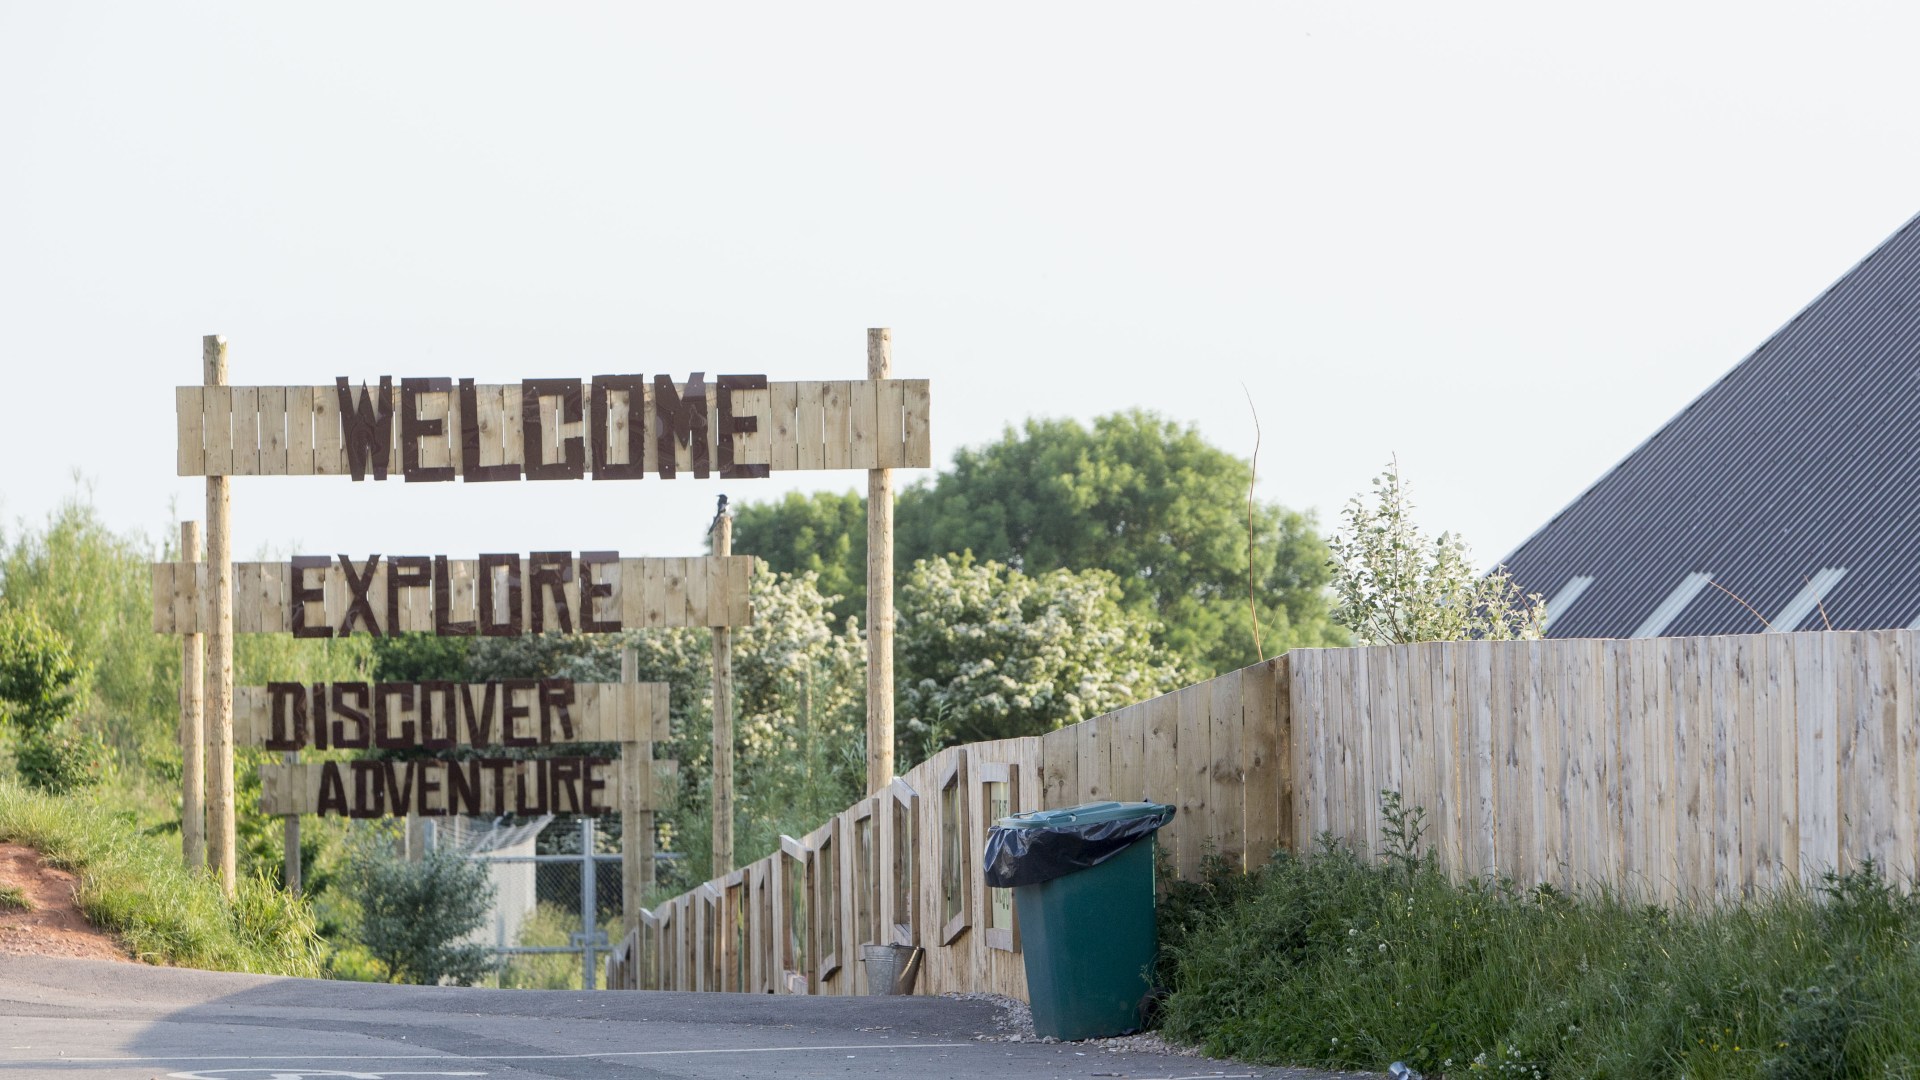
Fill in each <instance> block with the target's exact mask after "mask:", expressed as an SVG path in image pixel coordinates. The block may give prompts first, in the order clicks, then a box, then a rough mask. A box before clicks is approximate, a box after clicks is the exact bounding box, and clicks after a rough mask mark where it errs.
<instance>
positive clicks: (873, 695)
mask: <svg viewBox="0 0 1920 1080" xmlns="http://www.w3.org/2000/svg"><path fill="white" fill-rule="evenodd" d="M892 377H893V331H891V330H888V329H886V328H884V327H882V328H879V329H871V330H868V331H867V378H869V379H890V378H892ZM892 782H893V470H892V469H869V470H868V471H867V794H869V795H872V794H874V793H876V792H878V791H879V790H880V789H881V788H884V787H886V786H887V785H888V784H890V783H892Z"/></svg>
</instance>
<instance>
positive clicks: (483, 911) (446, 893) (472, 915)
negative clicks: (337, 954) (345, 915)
mask: <svg viewBox="0 0 1920 1080" xmlns="http://www.w3.org/2000/svg"><path fill="white" fill-rule="evenodd" d="M349 877H350V880H349V884H348V887H349V890H350V891H351V893H352V894H353V898H354V899H355V900H356V901H357V902H358V903H359V906H360V943H361V944H362V945H364V946H366V949H367V951H368V952H370V953H372V954H373V956H374V958H375V959H377V960H379V961H380V963H381V964H383V965H384V966H385V967H386V969H387V975H388V978H389V979H391V980H392V981H394V982H405V983H429V984H431V983H439V982H450V983H454V984H456V985H460V986H471V985H473V984H474V983H475V982H478V981H479V980H480V979H482V978H484V977H485V976H486V975H488V974H489V973H490V972H491V971H492V970H493V961H492V957H491V956H490V955H489V950H487V948H486V947H485V946H482V945H477V944H472V943H464V942H462V941H461V939H462V938H464V937H466V936H467V935H469V934H471V933H473V932H474V931H475V930H478V929H479V928H480V926H481V924H483V923H485V922H486V919H487V913H488V912H489V911H490V910H491V909H492V905H493V892H494V890H493V881H492V879H491V878H490V877H489V876H488V875H487V868H486V866H485V865H484V864H482V863H480V862H478V861H476V860H473V859H469V858H466V857H465V856H462V855H460V854H458V853H455V852H449V851H432V852H429V853H427V855H426V856H425V857H423V858H422V859H421V860H420V861H419V862H407V861H405V860H403V859H398V858H395V857H394V856H393V855H391V854H390V853H387V852H374V851H367V852H363V854H362V856H361V858H360V862H359V866H358V867H357V868H356V869H355V870H353V871H352V872H351V873H350V875H349Z"/></svg>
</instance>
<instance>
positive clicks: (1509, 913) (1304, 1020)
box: [1163, 802, 1920, 1078]
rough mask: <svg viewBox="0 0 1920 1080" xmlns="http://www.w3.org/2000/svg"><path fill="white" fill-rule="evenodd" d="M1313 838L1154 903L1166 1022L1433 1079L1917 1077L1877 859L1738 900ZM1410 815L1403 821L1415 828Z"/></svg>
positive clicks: (1915, 978)
mask: <svg viewBox="0 0 1920 1080" xmlns="http://www.w3.org/2000/svg"><path fill="white" fill-rule="evenodd" d="M1389 808H1390V811H1391V813H1390V820H1393V821H1395V822H1397V823H1398V824H1399V826H1400V827H1401V830H1402V831H1401V834H1400V837H1399V839H1400V847H1399V849H1398V851H1397V853H1396V854H1395V855H1394V856H1391V857H1389V858H1388V859H1387V860H1386V861H1385V862H1383V863H1379V864H1370V863H1367V862H1365V861H1363V860H1362V859H1361V858H1359V857H1358V856H1356V855H1354V854H1353V853H1352V852H1351V851H1349V850H1347V849H1346V848H1344V847H1341V846H1338V845H1336V844H1334V843H1332V842H1330V841H1327V840H1323V841H1322V842H1321V843H1320V844H1319V845H1318V846H1317V847H1316V849H1315V850H1314V851H1313V852H1312V853H1311V854H1309V855H1307V856H1305V857H1293V856H1288V855H1282V856H1280V857H1278V858H1277V859H1276V860H1275V861H1274V862H1273V863H1272V864H1270V865H1269V866H1268V867H1266V868H1265V869H1264V870H1262V871H1261V872H1260V873H1258V874H1257V875H1254V876H1252V877H1248V878H1235V877H1234V876H1231V875H1226V874H1217V875H1215V876H1214V877H1213V879H1212V880H1211V881H1210V882H1209V883H1206V884H1201V885H1188V886H1181V887H1176V888H1175V889H1174V890H1173V892H1172V893H1171V894H1170V896H1169V899H1168V902H1167V904H1166V905H1165V907H1163V936H1164V938H1165V942H1166V955H1165V959H1164V961H1163V974H1164V975H1165V976H1166V977H1167V978H1168V980H1169V985H1170V986H1171V994H1170V996H1169V998H1168V1000H1167V1002H1166V1007H1165V1010H1164V1013H1163V1016H1164V1026H1165V1028H1166V1030H1167V1032H1168V1034H1170V1035H1171V1036H1173V1037H1175V1038H1179V1039H1183V1040H1186V1041H1189V1042H1194V1043H1198V1044H1200V1045H1202V1046H1204V1047H1205V1048H1206V1049H1207V1050H1208V1051H1209V1052H1211V1053H1215V1054H1221V1055H1229V1056H1235V1057H1240V1058H1243V1059H1249V1060H1255V1061H1262V1062H1274V1063H1288V1064H1297V1065H1319V1066H1329V1067H1335V1068H1364V1069H1384V1068H1385V1067H1386V1066H1387V1065H1388V1064H1389V1063H1390V1062H1393V1061H1396V1060H1399V1061H1405V1062H1407V1063H1408V1064H1410V1065H1412V1066H1414V1067H1415V1068H1417V1069H1420V1070H1422V1071H1424V1072H1426V1073H1428V1074H1429V1075H1430V1076H1431V1075H1434V1074H1441V1075H1446V1076H1464V1075H1489V1076H1522V1077H1563V1076H1578V1077H1623V1078H1624V1077H1648V1078H1655V1077H1659V1078H1666V1077H1678V1076H1685V1077H1696V1078H1714V1077H1769V1078H1788V1077H1795V1078H1799V1077H1828V1076H1833V1077H1841V1076H1875V1077H1879V1076H1887V1077H1906V1076H1920V1024H1915V1022H1914V1018H1915V1017H1920V902H1917V901H1916V899H1915V897H1914V896H1913V894H1912V893H1911V892H1909V891H1907V890H1905V889H1902V888H1899V887H1897V886H1896V885H1895V884H1894V883H1891V882H1888V881H1886V880H1885V879H1884V878H1883V877H1882V876H1881V875H1880V873H1879V872H1878V870H1877V869H1876V868H1875V867H1874V866H1872V865H1871V864H1867V865H1863V866H1861V867H1860V868H1859V869H1858V870H1856V871H1854V872H1853V873H1850V874H1848V875H1846V876H1844V877H1831V876H1830V877H1828V878H1827V879H1826V881H1825V883H1824V886H1823V887H1821V888H1819V889H1815V890H1805V889H1787V890H1783V891H1780V892H1777V893H1773V894H1771V895H1767V896H1764V897H1760V898H1757V899H1754V900H1751V901H1748V902H1746V903H1742V904H1737V905H1719V906H1715V905H1708V904H1695V905H1688V906H1683V907H1681V908H1679V909H1677V910H1669V909H1664V908H1659V907H1653V906H1648V905H1642V904H1638V903H1634V902H1632V901H1631V900H1630V899H1628V898H1626V897H1623V896H1619V895H1615V894H1609V893H1603V892H1602V893H1594V894H1590V895H1585V894H1583V895H1580V896H1568V895H1565V894H1562V893H1559V892H1556V891H1554V890H1553V889H1551V888H1549V887H1544V886H1543V887H1540V888H1536V889H1530V890H1521V889H1516V888H1515V887H1513V886H1512V885H1511V884H1508V883H1488V882H1470V883H1466V884H1455V883H1452V882H1450V881H1449V880H1448V879H1447V878H1446V876H1445V875H1443V874H1442V873H1440V871H1439V870H1438V869H1437V868H1436V866H1435V865H1434V863H1433V861H1432V859H1431V857H1421V856H1420V855H1418V854H1417V853H1416V851H1415V845H1416V844H1417V840H1418V827H1417V825H1418V818H1417V811H1415V812H1413V813H1402V812H1400V811H1399V809H1398V805H1397V802H1390V803H1389ZM1409 823H1411V825H1412V827H1411V828H1408V825H1409Z"/></svg>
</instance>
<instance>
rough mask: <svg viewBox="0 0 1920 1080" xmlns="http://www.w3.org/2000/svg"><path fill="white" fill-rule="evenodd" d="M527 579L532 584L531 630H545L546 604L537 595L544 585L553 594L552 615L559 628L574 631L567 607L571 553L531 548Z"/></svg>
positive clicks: (538, 631) (571, 574)
mask: <svg viewBox="0 0 1920 1080" xmlns="http://www.w3.org/2000/svg"><path fill="white" fill-rule="evenodd" d="M527 579H528V583H529V584H530V585H532V586H533V611H532V616H533V632H534V633H536V634H542V633H545V632H546V630H547V604H546V600H545V599H544V598H543V597H542V596H541V595H540V590H541V589H545V590H546V591H547V594H548V595H550V596H552V597H553V615H554V618H555V619H557V620H558V621H559V623H560V632H561V633H563V634H571V633H573V613H572V612H570V611H568V610H567V583H568V582H570V581H572V580H573V553H572V552H567V551H536V552H534V553H533V554H532V555H529V556H528V557H527Z"/></svg>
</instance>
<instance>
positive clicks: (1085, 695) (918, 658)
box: [895, 555, 1181, 742]
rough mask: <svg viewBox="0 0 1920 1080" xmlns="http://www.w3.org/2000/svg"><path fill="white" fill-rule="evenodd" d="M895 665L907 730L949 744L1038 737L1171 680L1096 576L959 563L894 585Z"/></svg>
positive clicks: (1139, 625)
mask: <svg viewBox="0 0 1920 1080" xmlns="http://www.w3.org/2000/svg"><path fill="white" fill-rule="evenodd" d="M898 619H899V625H898V627H897V629H896V637H895V649H896V657H897V659H896V663H897V665H898V668H899V671H900V672H901V675H902V676H903V677H902V678H901V680H900V683H901V690H900V706H901V713H902V715H903V717H905V723H906V724H907V725H908V727H909V729H910V730H913V731H916V732H917V731H923V730H925V729H926V727H927V726H928V725H929V724H930V723H933V722H934V721H935V718H938V723H940V724H941V725H942V726H944V728H945V733H944V736H943V737H944V739H945V740H946V741H950V742H973V741H977V740H984V739H1005V738H1013V737H1016V736H1022V735H1038V734H1040V733H1042V732H1045V731H1051V730H1053V729H1055V728H1058V727H1062V726H1064V725H1067V724H1073V723H1078V722H1079V721H1081V720H1085V719H1088V718H1089V717H1094V716H1098V715H1100V714H1101V713H1105V712H1110V711H1112V710H1114V709H1118V708H1121V707H1123V706H1126V705H1130V704H1132V703H1133V702H1136V701H1140V700H1142V699H1144V698H1149V697H1152V696H1154V695H1156V694H1160V693H1164V692H1165V691H1168V690H1172V689H1175V688H1176V687H1178V686H1179V685H1180V684H1181V673H1180V670H1179V667H1178V665H1177V661H1176V660H1174V659H1173V658H1172V657H1170V656H1165V655H1162V654H1161V653H1160V652H1158V651H1157V650H1155V649H1154V647H1153V645H1152V643H1151V642H1152V638H1153V636H1154V634H1155V633H1156V632H1157V630H1158V627H1157V626H1156V625H1155V624H1154V622H1153V621H1152V620H1150V619H1147V618H1144V617H1142V616H1140V615H1138V614H1135V613H1132V612H1129V611H1127V610H1126V609H1124V608H1122V607H1121V595H1120V589H1119V584H1118V582H1117V581H1116V579H1115V578H1114V576H1113V575H1112V574H1110V573H1107V572H1106V571H1104V570H1083V571H1077V572H1076V571H1069V570H1054V571H1051V572H1049V573H1045V574H1037V575H1031V576H1030V575H1027V574H1023V573H1021V572H1020V571H1018V570H1014V569H1011V568H1009V567H1007V566H1004V565H1002V564H1000V563H996V562H984V563H976V562H974V560H973V558H972V557H971V556H969V555H949V556H946V557H944V558H938V559H923V560H921V561H919V562H916V563H914V564H913V568H912V570H911V571H909V573H908V575H907V579H906V581H905V582H904V583H903V584H902V586H901V588H900V600H899V616H898Z"/></svg>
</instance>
